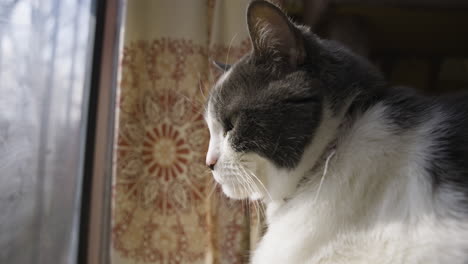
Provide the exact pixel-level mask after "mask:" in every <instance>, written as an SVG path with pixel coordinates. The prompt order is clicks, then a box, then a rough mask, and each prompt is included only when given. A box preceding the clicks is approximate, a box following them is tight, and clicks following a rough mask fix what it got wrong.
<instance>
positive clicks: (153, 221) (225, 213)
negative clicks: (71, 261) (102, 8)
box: [111, 0, 259, 264]
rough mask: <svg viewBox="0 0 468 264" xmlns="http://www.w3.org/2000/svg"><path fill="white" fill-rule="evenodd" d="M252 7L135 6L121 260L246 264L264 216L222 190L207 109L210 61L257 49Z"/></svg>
mask: <svg viewBox="0 0 468 264" xmlns="http://www.w3.org/2000/svg"><path fill="white" fill-rule="evenodd" d="M247 3H248V0H236V1H233V0H207V1H206V0H205V1H202V0H194V1H188V0H158V1H154V0H129V1H127V15H126V22H125V29H124V31H125V35H124V39H125V40H124V51H123V56H122V61H121V72H120V75H121V76H120V90H119V96H118V109H117V111H118V129H117V132H116V137H117V140H116V146H115V151H116V155H115V156H116V160H115V176H114V183H113V190H114V191H113V210H112V220H113V223H112V234H111V235H112V250H111V259H112V264H129V263H191V264H192V263H246V261H247V258H248V253H249V251H250V250H251V248H252V247H251V245H250V244H251V243H252V244H253V243H254V242H253V241H255V240H256V238H255V235H256V234H257V231H256V230H257V229H252V228H251V227H252V226H253V225H255V224H256V223H258V221H257V222H256V221H255V219H259V218H258V215H257V217H252V216H250V215H249V211H250V210H246V208H249V205H248V204H247V203H246V202H235V201H230V200H227V199H226V198H224V196H223V195H222V193H221V192H220V191H219V188H217V187H216V186H215V185H214V183H213V180H212V176H211V174H210V173H209V171H208V170H207V168H206V166H205V165H204V164H205V162H204V160H205V153H206V150H207V146H208V140H209V135H208V130H207V128H206V126H205V124H204V121H203V116H202V113H203V110H204V100H205V96H206V94H207V93H208V90H209V88H210V87H211V86H212V84H213V82H214V80H216V78H217V76H219V73H218V72H217V70H215V69H214V68H213V67H212V64H211V62H210V60H211V59H216V60H219V61H222V62H225V61H227V62H233V61H235V60H236V59H238V58H239V57H240V56H242V55H243V54H245V53H246V52H247V51H248V50H249V49H250V44H249V40H248V35H247V32H246V25H245V10H246V7H247ZM254 211H255V210H254ZM251 219H252V220H253V221H252V220H251Z"/></svg>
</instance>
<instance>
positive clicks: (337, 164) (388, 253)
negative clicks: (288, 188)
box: [251, 107, 468, 264]
mask: <svg viewBox="0 0 468 264" xmlns="http://www.w3.org/2000/svg"><path fill="white" fill-rule="evenodd" d="M382 111H383V108H378V107H377V108H376V109H375V110H374V111H370V112H369V113H368V114H367V115H366V116H364V117H363V119H362V120H361V121H360V122H361V124H360V123H357V124H356V125H355V126H354V128H353V129H351V132H350V133H349V136H347V138H346V140H345V141H342V142H340V144H339V145H338V147H337V149H336V155H335V157H333V159H332V160H331V162H330V168H329V171H328V174H327V175H326V177H325V178H324V181H323V186H322V187H321V190H320V193H319V195H318V196H317V190H318V185H319V184H318V182H319V181H320V178H321V173H318V174H319V175H311V176H310V177H309V178H310V179H311V180H310V181H309V182H307V183H305V184H304V185H303V186H301V188H299V190H298V191H297V192H295V193H294V195H293V196H292V198H291V199H290V200H288V201H287V202H275V201H272V202H269V204H268V212H267V215H268V231H267V233H266V234H265V236H264V237H263V239H262V241H261V242H260V244H259V246H258V248H257V250H256V251H255V252H254V254H253V256H252V261H251V263H253V264H266V263H268V264H275V263H282V264H283V263H292V264H295V263H311V264H313V263H334V264H338V263H348V264H349V263H460V264H461V263H466V260H467V259H468V225H467V224H466V223H467V221H460V220H457V218H456V217H455V218H449V217H441V215H444V210H445V209H444V208H438V206H439V203H438V201H437V198H435V197H434V196H433V195H432V192H431V189H430V184H429V182H428V179H429V177H428V175H427V174H426V173H427V172H426V170H425V167H426V162H427V161H426V159H425V158H426V157H427V156H426V157H425V156H424V155H427V153H430V150H431V148H432V147H434V146H433V144H432V141H431V139H430V138H427V137H425V135H428V134H429V133H428V130H430V129H431V127H433V126H434V125H435V124H434V123H430V124H425V125H423V126H421V127H419V128H417V129H415V130H414V131H411V132H408V133H406V134H404V135H398V136H392V135H390V133H389V132H388V131H390V130H391V129H388V128H386V127H385V126H386V125H385V124H384V123H383V122H381V120H382V115H381V113H382ZM434 122H435V123H437V119H434ZM317 197H318V199H316V198H317Z"/></svg>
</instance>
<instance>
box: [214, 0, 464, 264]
mask: <svg viewBox="0 0 468 264" xmlns="http://www.w3.org/2000/svg"><path fill="white" fill-rule="evenodd" d="M247 24H248V29H249V33H250V37H251V40H252V45H253V49H252V51H251V52H250V53H249V54H247V55H245V56H244V57H243V58H242V59H240V60H239V61H238V62H237V63H235V64H234V65H232V66H225V68H226V72H225V73H224V74H223V75H222V76H221V77H220V79H219V80H218V82H217V83H216V85H215V87H214V88H213V89H212V92H211V94H210V96H209V99H208V103H207V110H206V113H205V118H206V122H207V124H208V127H209V130H210V144H209V149H208V153H207V158H206V162H207V165H208V166H209V167H210V168H211V169H212V171H213V176H214V178H215V180H216V181H217V182H218V183H219V184H220V185H221V187H222V189H223V192H224V193H225V194H226V195H227V196H229V197H231V198H234V199H245V198H249V199H256V200H258V199H261V200H262V201H263V202H265V204H266V206H267V222H268V230H267V232H266V234H265V235H264V237H263V238H262V240H261V242H260V244H259V245H258V247H257V249H256V250H255V251H254V252H253V255H252V257H251V263H254V264H266V263H268V264H274V263H281V264H284V263H334V264H337V263H451V264H455V263H468V97H467V96H457V97H445V98H433V97H424V96H421V95H418V94H416V93H414V92H412V91H411V90H408V89H405V88H395V87H389V86H388V84H387V83H386V82H385V80H384V79H383V77H382V76H381V75H380V73H379V72H378V71H376V70H375V69H374V68H373V67H372V66H371V65H370V64H369V63H368V62H367V61H366V60H364V59H361V58H360V57H358V56H356V55H354V54H352V53H351V52H349V51H348V50H346V49H345V48H343V47H341V46H340V45H338V44H335V43H333V42H330V41H326V40H323V39H319V38H318V37H316V36H315V35H314V34H313V33H311V32H309V30H308V28H306V27H302V26H298V25H295V24H294V23H292V22H291V21H290V20H289V19H288V18H287V17H286V15H285V14H284V13H283V12H282V11H281V10H280V9H279V8H277V7H276V6H275V5H273V4H271V3H269V2H265V1H253V2H252V3H251V4H250V5H249V7H248V10H247Z"/></svg>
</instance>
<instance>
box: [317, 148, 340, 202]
mask: <svg viewBox="0 0 468 264" xmlns="http://www.w3.org/2000/svg"><path fill="white" fill-rule="evenodd" d="M334 155H335V150H333V151H332V152H331V153H330V155H328V157H327V159H326V160H325V166H324V168H323V174H322V178H321V179H320V183H319V187H318V189H317V194H316V195H315V199H314V203H316V202H317V199H318V197H319V194H320V190H321V189H322V184H323V180H324V179H325V175H326V174H327V171H328V163H329V162H330V159H331V158H332V157H333V156H334Z"/></svg>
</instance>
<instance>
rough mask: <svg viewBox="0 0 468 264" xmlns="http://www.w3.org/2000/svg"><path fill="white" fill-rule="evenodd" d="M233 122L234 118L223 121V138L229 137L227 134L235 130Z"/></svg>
mask: <svg viewBox="0 0 468 264" xmlns="http://www.w3.org/2000/svg"><path fill="white" fill-rule="evenodd" d="M232 121H233V120H232V118H226V119H225V120H224V121H223V129H224V131H223V137H225V136H226V135H227V133H228V132H229V131H231V130H232V129H233V128H234V125H233V122H232Z"/></svg>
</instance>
